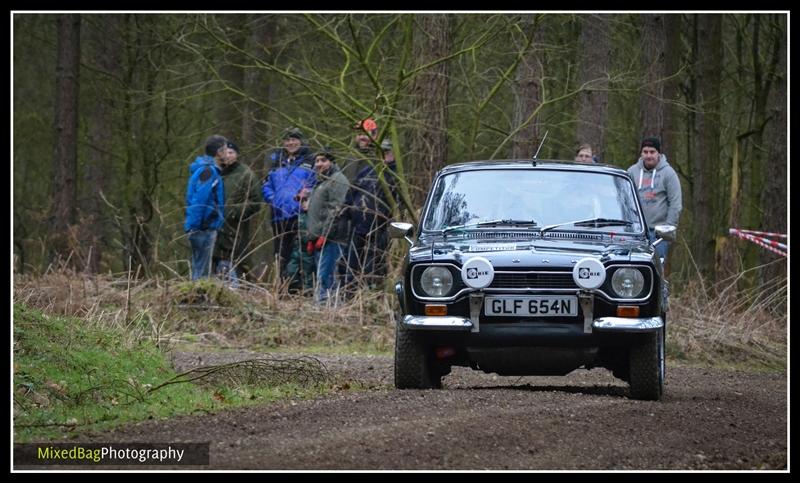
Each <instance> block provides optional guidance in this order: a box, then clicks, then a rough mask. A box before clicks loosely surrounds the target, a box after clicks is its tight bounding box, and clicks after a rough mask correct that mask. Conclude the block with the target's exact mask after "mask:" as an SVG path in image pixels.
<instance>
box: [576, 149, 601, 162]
mask: <svg viewBox="0 0 800 483" xmlns="http://www.w3.org/2000/svg"><path fill="white" fill-rule="evenodd" d="M575 161H577V162H578V163H584V164H593V163H596V162H597V160H595V158H594V156H593V155H592V146H591V145H589V144H581V145H580V146H578V150H577V151H576V152H575Z"/></svg>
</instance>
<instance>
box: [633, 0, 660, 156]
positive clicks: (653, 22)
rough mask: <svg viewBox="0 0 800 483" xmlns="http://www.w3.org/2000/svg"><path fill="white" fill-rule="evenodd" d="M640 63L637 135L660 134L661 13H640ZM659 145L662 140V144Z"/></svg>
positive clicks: (642, 136)
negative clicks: (643, 68)
mask: <svg viewBox="0 0 800 483" xmlns="http://www.w3.org/2000/svg"><path fill="white" fill-rule="evenodd" d="M639 21H640V23H641V28H642V65H644V67H645V73H644V81H645V84H644V88H643V89H642V93H641V99H640V102H641V113H642V123H641V129H642V130H641V132H640V133H639V134H640V137H641V138H644V137H647V136H658V137H659V138H662V140H663V137H664V100H663V99H664V78H665V77H666V76H665V55H664V54H665V52H664V48H665V44H666V36H665V33H664V15H663V14H658V15H642V16H641V17H640V18H639ZM662 145H663V143H662Z"/></svg>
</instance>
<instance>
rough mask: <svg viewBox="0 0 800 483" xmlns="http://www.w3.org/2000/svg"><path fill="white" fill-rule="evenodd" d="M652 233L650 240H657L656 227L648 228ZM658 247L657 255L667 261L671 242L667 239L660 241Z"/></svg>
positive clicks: (656, 247)
mask: <svg viewBox="0 0 800 483" xmlns="http://www.w3.org/2000/svg"><path fill="white" fill-rule="evenodd" d="M648 231H649V234H650V241H651V242H652V241H655V240H656V238H657V237H656V230H655V229H654V228H648ZM655 249H656V256H657V257H658V258H659V259H662V258H663V259H664V263H666V261H667V252H669V242H668V241H667V240H661V241H660V242H658V245H656V246H655Z"/></svg>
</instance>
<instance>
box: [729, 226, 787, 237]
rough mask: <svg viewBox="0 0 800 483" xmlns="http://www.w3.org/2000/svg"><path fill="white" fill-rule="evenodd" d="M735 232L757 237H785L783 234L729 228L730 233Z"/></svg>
mask: <svg viewBox="0 0 800 483" xmlns="http://www.w3.org/2000/svg"><path fill="white" fill-rule="evenodd" d="M733 231H737V232H739V233H747V234H749V235H757V236H771V237H772V238H786V237H787V235H785V234H783V233H771V232H768V231H755V230H739V229H738V228H731V232H733Z"/></svg>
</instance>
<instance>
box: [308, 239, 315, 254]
mask: <svg viewBox="0 0 800 483" xmlns="http://www.w3.org/2000/svg"><path fill="white" fill-rule="evenodd" d="M306 252H308V254H309V255H313V254H314V242H313V241H311V240H308V243H306Z"/></svg>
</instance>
